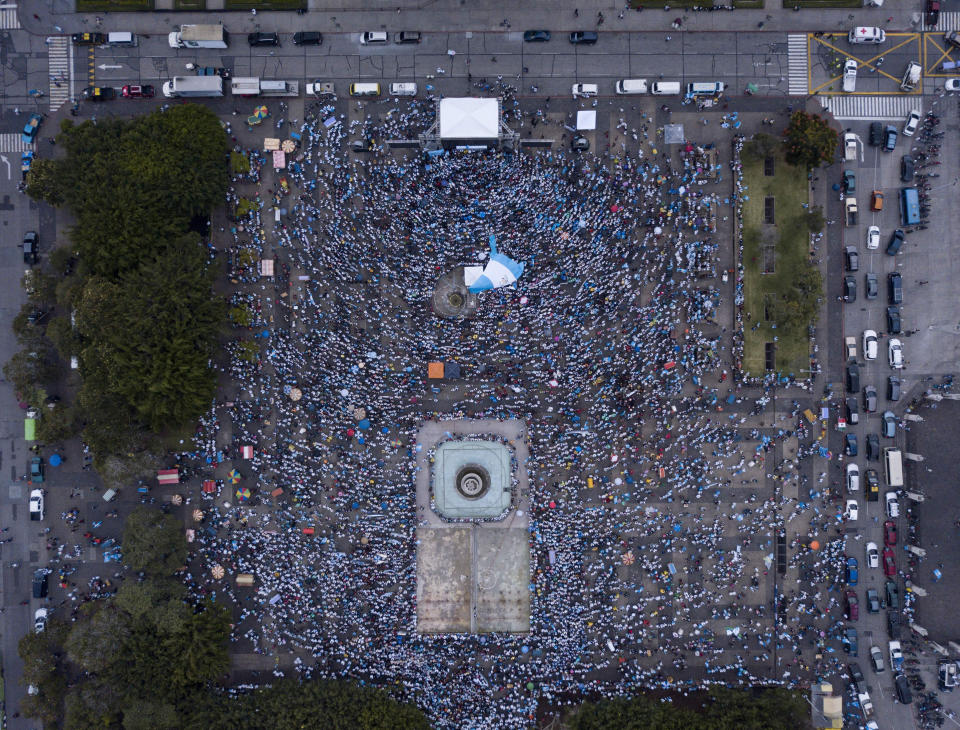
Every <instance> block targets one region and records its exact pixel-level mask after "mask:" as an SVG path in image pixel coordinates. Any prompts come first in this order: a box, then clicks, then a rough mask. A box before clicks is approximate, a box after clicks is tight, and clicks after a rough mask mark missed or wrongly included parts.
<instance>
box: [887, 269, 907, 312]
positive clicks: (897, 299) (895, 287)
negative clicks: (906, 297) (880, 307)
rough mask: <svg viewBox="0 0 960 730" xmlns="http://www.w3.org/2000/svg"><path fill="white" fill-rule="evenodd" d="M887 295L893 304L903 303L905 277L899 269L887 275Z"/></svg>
mask: <svg viewBox="0 0 960 730" xmlns="http://www.w3.org/2000/svg"><path fill="white" fill-rule="evenodd" d="M887 295H888V296H889V298H890V303H891V304H903V277H902V276H900V272H899V271H894V272H893V273H891V274H888V275H887Z"/></svg>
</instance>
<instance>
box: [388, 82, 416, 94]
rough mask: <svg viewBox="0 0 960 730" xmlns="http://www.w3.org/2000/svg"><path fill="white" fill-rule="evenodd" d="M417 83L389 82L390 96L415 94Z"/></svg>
mask: <svg viewBox="0 0 960 730" xmlns="http://www.w3.org/2000/svg"><path fill="white" fill-rule="evenodd" d="M416 95H417V85H416V84H414V83H411V82H400V83H393V84H390V96H416Z"/></svg>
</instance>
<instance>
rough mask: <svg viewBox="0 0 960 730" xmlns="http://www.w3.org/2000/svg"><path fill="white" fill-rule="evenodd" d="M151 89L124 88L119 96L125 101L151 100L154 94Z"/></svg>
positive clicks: (145, 87)
mask: <svg viewBox="0 0 960 730" xmlns="http://www.w3.org/2000/svg"><path fill="white" fill-rule="evenodd" d="M155 93H156V92H154V90H153V87H152V86H150V85H149V84H147V85H146V86H124V87H123V89H122V90H121V94H122V95H123V97H124V98H125V99H152V98H153V96H154V94H155Z"/></svg>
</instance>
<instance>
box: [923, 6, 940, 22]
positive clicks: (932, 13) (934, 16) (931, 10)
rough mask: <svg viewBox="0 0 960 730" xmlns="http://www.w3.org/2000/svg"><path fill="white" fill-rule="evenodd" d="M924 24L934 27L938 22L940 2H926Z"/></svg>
mask: <svg viewBox="0 0 960 730" xmlns="http://www.w3.org/2000/svg"><path fill="white" fill-rule="evenodd" d="M925 22H926V24H927V25H929V26H934V25H936V24H937V23H938V22H940V0H927V12H926V18H925Z"/></svg>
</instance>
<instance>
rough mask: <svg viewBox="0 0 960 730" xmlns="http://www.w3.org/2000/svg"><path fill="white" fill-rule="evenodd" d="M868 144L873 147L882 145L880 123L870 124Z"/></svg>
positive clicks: (881, 127)
mask: <svg viewBox="0 0 960 730" xmlns="http://www.w3.org/2000/svg"><path fill="white" fill-rule="evenodd" d="M870 144H871V145H873V146H874V147H879V146H880V145H881V144H883V125H882V124H880V122H871V123H870Z"/></svg>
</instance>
